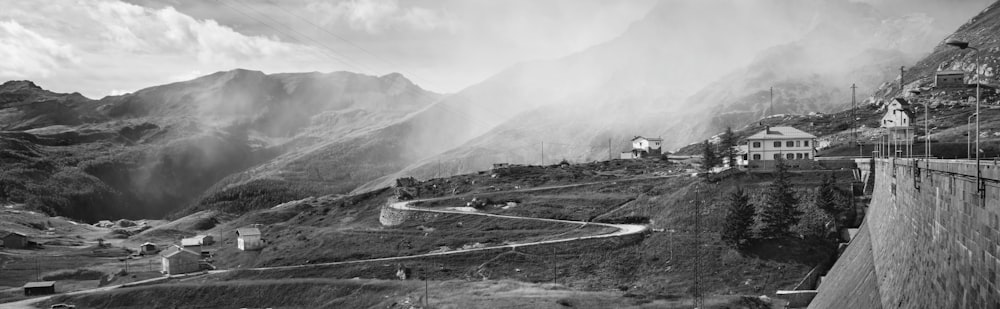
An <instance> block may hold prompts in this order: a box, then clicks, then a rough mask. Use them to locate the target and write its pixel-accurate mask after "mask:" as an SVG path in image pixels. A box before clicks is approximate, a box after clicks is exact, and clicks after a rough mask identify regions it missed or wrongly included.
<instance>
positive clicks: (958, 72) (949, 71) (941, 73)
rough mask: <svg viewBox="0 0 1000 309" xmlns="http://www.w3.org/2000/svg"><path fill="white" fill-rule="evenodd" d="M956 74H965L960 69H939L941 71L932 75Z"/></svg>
mask: <svg viewBox="0 0 1000 309" xmlns="http://www.w3.org/2000/svg"><path fill="white" fill-rule="evenodd" d="M957 74H962V75H965V71H961V70H941V71H937V72H934V75H957Z"/></svg>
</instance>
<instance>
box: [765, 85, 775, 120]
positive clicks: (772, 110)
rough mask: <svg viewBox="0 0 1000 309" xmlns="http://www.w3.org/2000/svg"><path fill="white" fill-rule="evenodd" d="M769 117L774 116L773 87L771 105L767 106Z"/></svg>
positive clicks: (772, 89) (772, 88)
mask: <svg viewBox="0 0 1000 309" xmlns="http://www.w3.org/2000/svg"><path fill="white" fill-rule="evenodd" d="M767 115H768V116H771V115H774V87H771V103H770V105H768V106H767Z"/></svg>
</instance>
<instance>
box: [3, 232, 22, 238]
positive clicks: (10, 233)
mask: <svg viewBox="0 0 1000 309" xmlns="http://www.w3.org/2000/svg"><path fill="white" fill-rule="evenodd" d="M10 235H17V236H21V237H25V238H27V237H28V235H25V234H24V233H21V232H0V238H7V236H10Z"/></svg>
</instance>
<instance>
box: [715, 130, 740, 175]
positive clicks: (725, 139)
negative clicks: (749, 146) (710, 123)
mask: <svg viewBox="0 0 1000 309" xmlns="http://www.w3.org/2000/svg"><path fill="white" fill-rule="evenodd" d="M735 148H736V134H734V133H733V128H732V127H726V132H725V133H722V136H721V137H720V139H719V158H720V160H719V161H722V162H729V166H730V167H736V149H735ZM727 160H728V161H727Z"/></svg>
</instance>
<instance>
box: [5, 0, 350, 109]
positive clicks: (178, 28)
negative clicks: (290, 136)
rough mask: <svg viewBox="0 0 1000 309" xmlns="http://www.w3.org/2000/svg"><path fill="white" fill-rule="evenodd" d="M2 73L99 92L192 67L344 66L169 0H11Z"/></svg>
mask: <svg viewBox="0 0 1000 309" xmlns="http://www.w3.org/2000/svg"><path fill="white" fill-rule="evenodd" d="M0 46H3V47H2V48H0V59H4V61H0V80H2V79H30V80H33V81H35V82H36V83H38V84H39V85H42V86H43V87H46V88H49V89H51V90H54V91H60V92H74V91H79V92H81V93H83V94H84V95H88V96H93V97H100V96H103V95H107V94H109V93H112V92H116V93H118V92H129V91H135V90H138V89H141V88H144V87H148V86H152V85H157V84H162V83H168V82H175V81H178V80H177V79H176V78H178V77H180V76H186V77H194V76H191V72H195V71H198V72H214V71H222V70H231V69H233V68H237V67H240V68H248V69H255V70H263V71H272V72H274V71H306V70H308V71H314V70H333V69H343V68H342V67H338V66H337V65H338V63H333V62H331V61H329V58H326V57H325V55H324V53H323V50H321V49H319V48H317V47H314V46H308V45H303V44H298V43H292V42H286V41H282V40H281V39H279V38H277V37H276V36H272V35H269V34H261V35H247V34H244V33H241V32H238V31H237V30H236V29H234V28H233V27H230V26H227V25H223V24H220V23H219V22H217V21H216V20H213V19H197V18H194V17H192V16H191V15H188V14H185V13H182V12H179V11H178V10H176V9H175V8H174V7H171V6H160V7H157V8H151V7H146V6H140V5H135V4H130V3H126V2H123V1H120V0H86V1H84V0H80V1H51V2H50V1H30V0H24V1H11V2H9V3H7V2H5V7H4V10H0Z"/></svg>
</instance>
